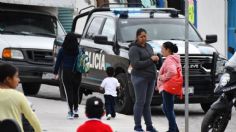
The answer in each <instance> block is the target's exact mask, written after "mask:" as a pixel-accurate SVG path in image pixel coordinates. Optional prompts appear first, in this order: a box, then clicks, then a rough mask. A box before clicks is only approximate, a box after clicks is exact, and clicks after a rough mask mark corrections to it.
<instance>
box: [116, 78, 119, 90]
mask: <svg viewBox="0 0 236 132" xmlns="http://www.w3.org/2000/svg"><path fill="white" fill-rule="evenodd" d="M119 88H120V83H119V81H118V80H117V79H116V89H119Z"/></svg>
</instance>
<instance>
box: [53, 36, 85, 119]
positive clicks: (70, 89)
mask: <svg viewBox="0 0 236 132" xmlns="http://www.w3.org/2000/svg"><path fill="white" fill-rule="evenodd" d="M78 46H79V43H78V41H77V37H76V35H75V34H73V33H68V34H67V35H66V37H65V40H64V42H63V44H62V48H61V49H60V50H59V52H58V55H57V60H56V64H55V68H54V74H55V78H57V77H58V71H59V69H61V74H62V76H61V79H60V80H61V81H62V82H61V83H62V84H63V87H64V90H65V94H66V99H67V102H68V105H69V112H68V116H67V118H68V119H73V118H74V117H78V116H79V115H78V103H79V102H78V96H79V94H78V92H79V87H80V83H81V78H82V74H81V73H79V72H74V71H73V67H74V64H75V61H76V57H77V55H78V53H79V50H78Z"/></svg>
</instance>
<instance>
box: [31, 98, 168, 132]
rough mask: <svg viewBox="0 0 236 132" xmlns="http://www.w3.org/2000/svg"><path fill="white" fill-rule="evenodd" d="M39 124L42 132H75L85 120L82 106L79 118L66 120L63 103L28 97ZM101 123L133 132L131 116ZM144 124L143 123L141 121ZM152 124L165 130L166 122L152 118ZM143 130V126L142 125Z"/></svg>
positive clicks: (119, 131)
mask: <svg viewBox="0 0 236 132" xmlns="http://www.w3.org/2000/svg"><path fill="white" fill-rule="evenodd" d="M28 99H29V100H30V101H31V102H32V103H33V108H34V109H35V112H36V114H37V116H38V118H39V120H40V122H41V125H42V128H43V132H75V131H76V128H77V127H78V126H79V125H81V124H82V123H83V122H84V121H86V120H87V118H86V117H85V114H84V109H85V108H84V105H80V106H79V118H78V119H74V120H68V119H67V118H66V113H67V104H66V102H64V101H59V100H49V99H42V98H35V97H28ZM102 121H103V122H104V123H106V124H109V125H110V126H111V127H112V129H113V130H114V131H115V132H133V127H134V121H133V116H132V115H129V116H127V115H123V114H117V117H116V118H115V119H111V120H106V119H105V117H104V118H102ZM142 122H143V123H144V121H142ZM153 124H154V126H155V127H156V129H157V130H158V131H159V132H164V131H166V129H167V122H163V121H161V120H158V117H155V118H153ZM143 128H145V125H144V124H143Z"/></svg>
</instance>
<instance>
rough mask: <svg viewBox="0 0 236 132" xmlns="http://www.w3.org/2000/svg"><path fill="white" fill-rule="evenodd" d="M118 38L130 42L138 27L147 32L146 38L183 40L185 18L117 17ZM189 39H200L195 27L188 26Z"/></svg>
mask: <svg viewBox="0 0 236 132" xmlns="http://www.w3.org/2000/svg"><path fill="white" fill-rule="evenodd" d="M118 24H119V25H118V27H119V29H118V36H117V37H118V40H119V41H121V42H131V41H134V39H135V38H136V37H135V35H136V31H137V29H138V28H144V29H145V30H146V31H147V34H148V40H184V39H185V20H184V19H164V18H156V19H148V20H147V19H145V18H136V19H134V18H129V19H119V22H118ZM189 41H194V42H195V41H197V42H199V41H202V39H201V38H200V36H199V34H198V33H197V32H196V31H195V29H194V28H193V27H192V26H190V27H189Z"/></svg>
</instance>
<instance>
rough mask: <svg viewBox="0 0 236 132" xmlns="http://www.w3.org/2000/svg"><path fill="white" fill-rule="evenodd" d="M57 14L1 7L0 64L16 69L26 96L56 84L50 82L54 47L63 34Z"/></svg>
mask: <svg viewBox="0 0 236 132" xmlns="http://www.w3.org/2000/svg"><path fill="white" fill-rule="evenodd" d="M21 2H23V1H21ZM19 3H20V2H19ZM31 4H33V2H32V3H31ZM56 14H57V8H56V7H45V6H43V5H41V6H40V5H34V6H32V5H21V4H6V3H0V43H1V44H0V55H1V56H0V63H1V62H7V63H11V64H13V65H15V66H17V67H18V68H19V76H20V79H21V84H22V88H23V91H24V93H25V95H35V94H37V93H38V91H39V89H40V85H41V84H51V85H57V84H58V82H57V81H55V80H52V77H53V74H52V72H53V56H52V50H53V43H54V40H55V38H56V36H58V35H65V34H66V33H65V31H64V29H63V27H62V26H61V24H60V22H59V21H58V19H57V16H56Z"/></svg>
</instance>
